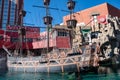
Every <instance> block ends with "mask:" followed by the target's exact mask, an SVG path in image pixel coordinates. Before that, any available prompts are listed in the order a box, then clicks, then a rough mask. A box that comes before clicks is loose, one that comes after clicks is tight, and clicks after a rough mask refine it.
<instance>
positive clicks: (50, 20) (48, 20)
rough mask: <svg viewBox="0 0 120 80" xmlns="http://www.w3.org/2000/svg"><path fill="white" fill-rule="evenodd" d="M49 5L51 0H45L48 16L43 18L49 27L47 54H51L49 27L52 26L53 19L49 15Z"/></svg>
mask: <svg viewBox="0 0 120 80" xmlns="http://www.w3.org/2000/svg"><path fill="white" fill-rule="evenodd" d="M49 3H50V0H44V6H45V8H46V16H45V17H43V19H44V24H45V25H47V53H48V52H49V27H50V25H51V24H52V17H51V16H50V15H49V12H48V11H49V8H48V6H49Z"/></svg>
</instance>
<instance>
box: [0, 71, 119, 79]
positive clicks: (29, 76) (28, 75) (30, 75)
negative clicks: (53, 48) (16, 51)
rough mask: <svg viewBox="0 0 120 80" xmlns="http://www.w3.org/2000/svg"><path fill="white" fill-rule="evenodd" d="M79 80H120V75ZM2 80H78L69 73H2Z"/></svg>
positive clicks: (90, 74) (83, 77)
mask: <svg viewBox="0 0 120 80" xmlns="http://www.w3.org/2000/svg"><path fill="white" fill-rule="evenodd" d="M80 77H81V79H79V80H120V74H119V73H111V74H101V75H100V74H99V75H97V74H92V73H89V74H84V75H80ZM0 80H77V78H76V77H75V74H74V73H72V74H69V75H68V73H52V74H48V73H18V72H7V73H0Z"/></svg>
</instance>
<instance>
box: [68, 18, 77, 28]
mask: <svg viewBox="0 0 120 80" xmlns="http://www.w3.org/2000/svg"><path fill="white" fill-rule="evenodd" d="M66 22H67V27H68V28H70V29H72V27H73V28H75V27H76V24H77V20H75V19H72V20H67V21H66Z"/></svg>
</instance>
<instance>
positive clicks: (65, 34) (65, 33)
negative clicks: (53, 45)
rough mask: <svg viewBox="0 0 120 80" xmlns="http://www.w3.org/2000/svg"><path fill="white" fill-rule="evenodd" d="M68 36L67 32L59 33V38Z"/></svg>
mask: <svg viewBox="0 0 120 80" xmlns="http://www.w3.org/2000/svg"><path fill="white" fill-rule="evenodd" d="M67 34H68V33H67V32H66V31H58V36H67Z"/></svg>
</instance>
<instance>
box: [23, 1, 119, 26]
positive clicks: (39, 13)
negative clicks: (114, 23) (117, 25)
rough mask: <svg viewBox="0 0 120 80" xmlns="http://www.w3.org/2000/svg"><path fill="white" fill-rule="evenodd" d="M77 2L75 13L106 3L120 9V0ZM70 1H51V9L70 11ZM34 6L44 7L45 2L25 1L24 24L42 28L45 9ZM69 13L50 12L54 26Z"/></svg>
mask: <svg viewBox="0 0 120 80" xmlns="http://www.w3.org/2000/svg"><path fill="white" fill-rule="evenodd" d="M74 1H76V7H75V9H74V12H77V11H80V10H84V9H86V8H90V7H93V6H96V5H99V4H102V3H104V2H108V3H110V4H111V5H113V6H115V7H117V8H119V9H120V0H74ZM67 2H68V0H51V2H50V7H54V8H58V9H62V10H68V9H67ZM33 5H37V6H44V5H43V0H24V10H26V11H27V14H26V17H25V18H24V23H29V24H33V25H34V26H42V27H45V25H44V24H43V17H44V16H45V15H46V13H45V9H44V8H37V7H33ZM67 14H69V13H67V12H62V11H60V10H58V11H57V10H50V15H51V16H52V17H53V21H52V23H53V25H55V24H60V23H62V21H63V16H65V15H67Z"/></svg>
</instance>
